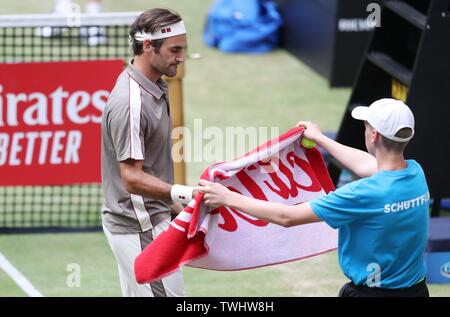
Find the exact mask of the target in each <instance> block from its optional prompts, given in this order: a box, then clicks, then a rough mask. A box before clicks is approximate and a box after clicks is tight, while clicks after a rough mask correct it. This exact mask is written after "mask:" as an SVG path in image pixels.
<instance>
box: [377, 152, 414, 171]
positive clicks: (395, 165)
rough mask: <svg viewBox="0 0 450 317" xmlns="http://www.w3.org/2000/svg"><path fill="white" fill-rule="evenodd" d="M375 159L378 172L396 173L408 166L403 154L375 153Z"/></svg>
mask: <svg viewBox="0 0 450 317" xmlns="http://www.w3.org/2000/svg"><path fill="white" fill-rule="evenodd" d="M375 157H376V159H377V167H378V171H398V170H402V169H404V168H406V167H407V166H408V164H407V163H406V161H405V158H404V156H403V154H398V153H391V152H383V153H377V154H376V156H375Z"/></svg>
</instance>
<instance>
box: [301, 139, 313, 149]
mask: <svg viewBox="0 0 450 317" xmlns="http://www.w3.org/2000/svg"><path fill="white" fill-rule="evenodd" d="M302 146H303V147H304V148H306V149H310V148H313V147H315V146H316V142H314V141H312V140H310V139H307V138H305V137H303V138H302Z"/></svg>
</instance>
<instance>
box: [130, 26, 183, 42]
mask: <svg viewBox="0 0 450 317" xmlns="http://www.w3.org/2000/svg"><path fill="white" fill-rule="evenodd" d="M180 34H186V28H185V27H184V22H183V21H180V22H177V23H174V24H169V25H166V26H164V27H163V28H161V29H160V30H158V31H156V32H155V33H144V32H142V31H141V32H136V34H135V35H134V39H135V40H136V41H140V42H144V41H145V40H149V41H153V40H160V39H165V38H168V37H172V36H177V35H180Z"/></svg>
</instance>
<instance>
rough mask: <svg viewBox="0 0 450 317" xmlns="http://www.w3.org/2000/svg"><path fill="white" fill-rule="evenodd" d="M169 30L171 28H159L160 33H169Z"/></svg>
mask: <svg viewBox="0 0 450 317" xmlns="http://www.w3.org/2000/svg"><path fill="white" fill-rule="evenodd" d="M170 32H172V29H171V28H165V29H161V33H163V34H164V33H170Z"/></svg>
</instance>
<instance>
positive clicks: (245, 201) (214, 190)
mask: <svg viewBox="0 0 450 317" xmlns="http://www.w3.org/2000/svg"><path fill="white" fill-rule="evenodd" d="M197 189H198V190H199V191H201V192H203V193H205V195H204V196H203V199H204V202H205V204H206V205H207V206H209V207H211V208H216V207H219V206H227V207H231V208H234V209H237V210H239V211H242V212H245V213H246V214H249V215H251V216H253V217H256V218H258V219H262V220H266V221H268V222H271V223H275V224H278V225H280V226H283V227H292V226H296V225H301V224H306V223H312V222H318V221H322V220H321V219H320V218H319V217H318V216H317V215H316V214H315V213H314V212H313V211H312V209H311V207H310V205H309V203H307V202H306V203H302V204H299V205H295V206H286V205H283V204H279V203H273V202H269V201H264V200H258V199H254V198H250V197H246V196H244V195H241V194H239V193H235V192H232V191H230V190H229V189H228V188H226V187H224V186H222V185H220V184H217V183H213V182H209V181H206V180H201V181H200V182H199V186H198V187H197Z"/></svg>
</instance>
